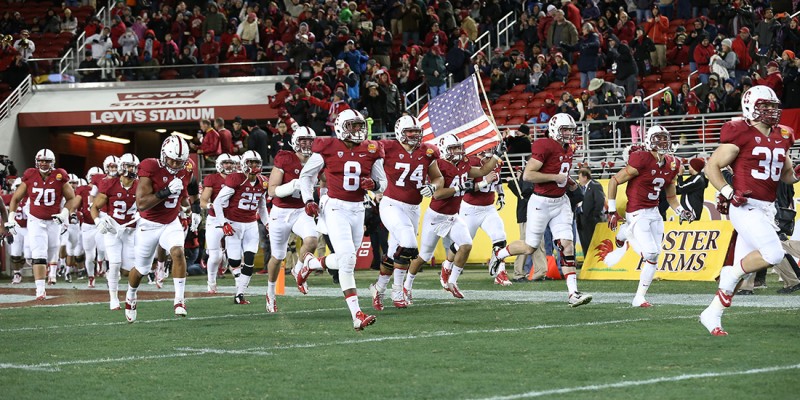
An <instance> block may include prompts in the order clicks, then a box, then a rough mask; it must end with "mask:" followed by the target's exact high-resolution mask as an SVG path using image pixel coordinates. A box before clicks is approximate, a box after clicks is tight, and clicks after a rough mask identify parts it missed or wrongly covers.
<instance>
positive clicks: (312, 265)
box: [301, 253, 323, 270]
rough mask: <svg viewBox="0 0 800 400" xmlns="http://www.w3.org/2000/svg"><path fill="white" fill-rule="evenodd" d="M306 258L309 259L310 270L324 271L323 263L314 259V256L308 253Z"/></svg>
mask: <svg viewBox="0 0 800 400" xmlns="http://www.w3.org/2000/svg"><path fill="white" fill-rule="evenodd" d="M306 258H307V259H308V268H309V269H313V270H321V269H323V268H322V263H321V262H320V260H319V259H318V258H317V257H314V255H313V254H311V253H308V254H307V255H306ZM301 268H302V266H301Z"/></svg>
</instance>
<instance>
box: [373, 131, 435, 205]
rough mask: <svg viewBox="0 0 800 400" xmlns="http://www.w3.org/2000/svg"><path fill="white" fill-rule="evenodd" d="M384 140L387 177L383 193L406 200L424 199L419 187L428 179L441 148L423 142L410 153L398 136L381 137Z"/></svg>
mask: <svg viewBox="0 0 800 400" xmlns="http://www.w3.org/2000/svg"><path fill="white" fill-rule="evenodd" d="M381 143H382V144H383V149H384V151H385V152H386V157H385V158H384V160H383V169H384V171H386V179H387V181H388V184H387V186H386V191H385V192H384V193H383V194H384V196H386V197H389V198H391V199H393V200H397V201H401V202H403V203H406V204H413V205H417V204H419V203H421V202H422V195H421V194H420V193H419V191H420V189H422V186H423V185H425V183H426V182H427V181H428V167H430V165H431V164H432V163H434V162H435V161H436V159H438V158H439V150H437V149H436V148H435V147H434V146H433V145H431V144H428V143H422V144H420V146H419V147H417V148H416V149H414V151H412V152H411V153H409V152H408V151H406V149H405V148H404V147H403V145H402V144H400V142H398V141H397V140H382V141H381Z"/></svg>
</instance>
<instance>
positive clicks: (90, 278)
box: [88, 276, 94, 288]
mask: <svg viewBox="0 0 800 400" xmlns="http://www.w3.org/2000/svg"><path fill="white" fill-rule="evenodd" d="M88 287H90V288H94V277H93V276H90V277H89V285H88Z"/></svg>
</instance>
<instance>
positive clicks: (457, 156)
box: [445, 143, 464, 163]
mask: <svg viewBox="0 0 800 400" xmlns="http://www.w3.org/2000/svg"><path fill="white" fill-rule="evenodd" d="M446 153H447V154H446V155H445V158H446V159H447V161H450V162H454V163H457V162H459V161H461V160H463V159H464V145H463V144H461V143H458V144H453V145H450V146H448V147H447V151H446Z"/></svg>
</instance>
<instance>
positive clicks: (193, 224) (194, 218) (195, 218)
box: [189, 214, 203, 232]
mask: <svg viewBox="0 0 800 400" xmlns="http://www.w3.org/2000/svg"><path fill="white" fill-rule="evenodd" d="M202 219H203V217H201V216H200V215H198V214H192V222H191V224H189V230H191V231H192V232H197V228H198V227H199V226H200V221H201V220H202Z"/></svg>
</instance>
